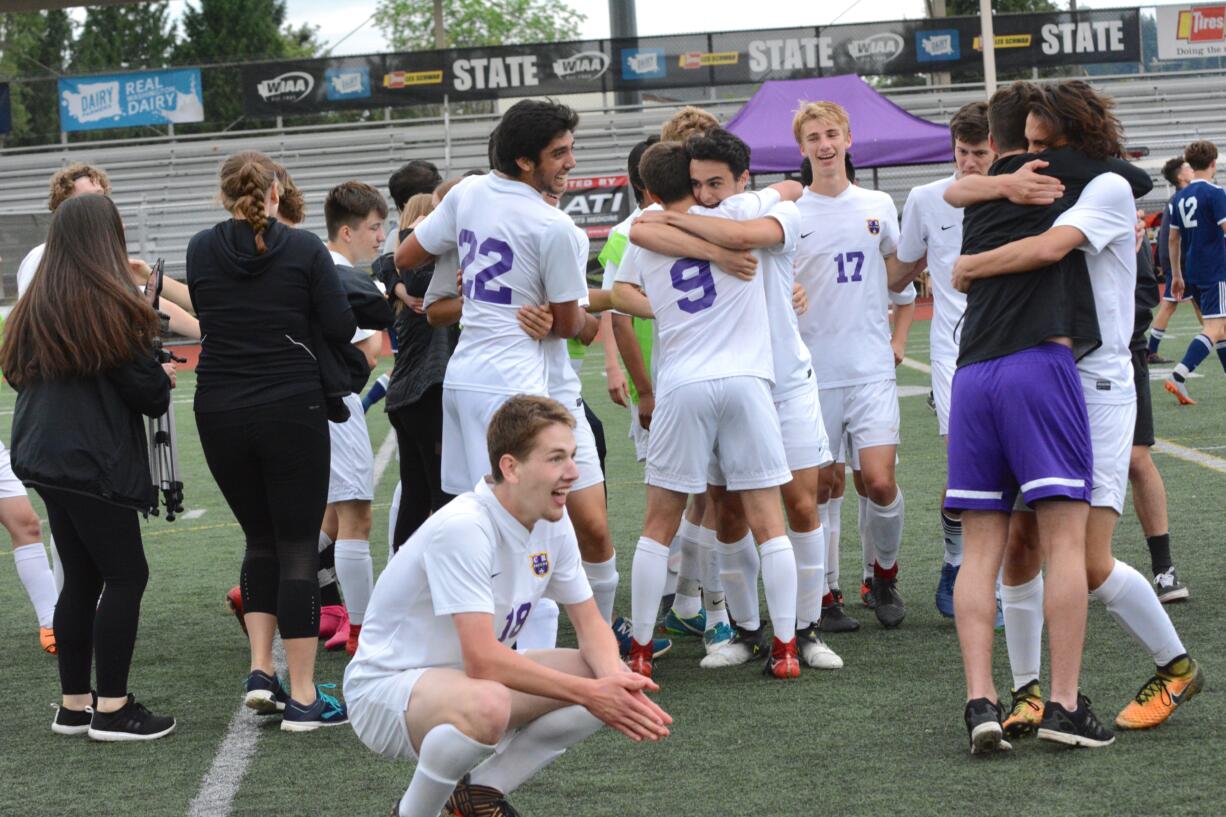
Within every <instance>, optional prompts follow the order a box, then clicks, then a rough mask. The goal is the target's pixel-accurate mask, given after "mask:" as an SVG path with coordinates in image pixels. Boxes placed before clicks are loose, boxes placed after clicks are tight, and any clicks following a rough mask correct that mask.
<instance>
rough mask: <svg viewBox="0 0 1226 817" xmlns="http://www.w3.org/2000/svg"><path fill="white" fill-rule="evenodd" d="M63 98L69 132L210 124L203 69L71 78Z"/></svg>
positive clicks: (64, 81)
mask: <svg viewBox="0 0 1226 817" xmlns="http://www.w3.org/2000/svg"><path fill="white" fill-rule="evenodd" d="M59 94H60V129H61V130H65V131H83V130H98V129H100V128H126V127H131V126H133V125H165V124H166V123H168V122H203V121H204V94H203V91H202V90H201V84H200V69H199V68H187V69H183V70H176V71H140V72H133V73H131V74H115V75H111V76H94V77H66V78H64V79H61V80H60V81H59Z"/></svg>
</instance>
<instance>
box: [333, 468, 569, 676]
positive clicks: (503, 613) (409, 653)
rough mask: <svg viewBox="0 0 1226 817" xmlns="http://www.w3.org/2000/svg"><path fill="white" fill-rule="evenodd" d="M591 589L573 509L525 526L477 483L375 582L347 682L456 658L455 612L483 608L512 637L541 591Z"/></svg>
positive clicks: (499, 631) (560, 597)
mask: <svg viewBox="0 0 1226 817" xmlns="http://www.w3.org/2000/svg"><path fill="white" fill-rule="evenodd" d="M591 596H592V589H591V587H590V586H589V585H588V582H587V577H586V576H585V575H584V573H583V568H582V566H581V564H580V560H579V544H578V542H577V540H576V539H575V530H574V527H573V526H572V525H571V522H570V518H569V517H568V516H563V517H562V519H561V520H560V521H558V522H544V521H542V522H538V523H537V524H536V526H535V527H534V528H533V529H532V531H531V533H529V531H528V530H527V529H525V528H524V526H523V525H522V524H520V523H519V521H518V520H516V519H515V517H513V516H511V514H510V513H509V512H508V511H507V510H506V508H504V507H503V506H502V503H501V502H499V501H498V499H497V497H495V496H494V493H493V491H492V490H491V488H490V486H489V485H488V484H487V483H485V482H482V483H481V484H479V485H478V486H477V488H476V490H475V491H473V492H470V493H467V494H462V495H461V496H459V497H456V498H455V499H453V500H452V501H451V502H449V503H447V505H446V506H445V507H444V508H443V509H442V510H439V511H436V512H435V513H434V514H433V515H432V516H431V517H430V518H429V519H428V520H426V522H425V523H424V524H423V525H422V526H421V527H420V528H418V529H417V531H416V532H415V533H414V534H413V535H412V536H410V537H409V540H408V541H407V542H406V543H405V544H404V545H403V546H402V547H401V548H400V550H399V551H398V552H397V553H396V555H395V556H393V557H392V560H391V561H390V562H388V565H387V568H386V569H385V570H384V571H383V573H382V574H380V576H379V580H378V581H377V582H376V583H375V590H374V593H373V594H372V595H371V597H370V604H369V606H368V607H367V608H366V618H365V621H364V623H363V624H362V639H361V641H360V642H359V643H358V652H357V655H355V656H354V658H353V661H351V662H350V664H349V668H348V669H347V670H346V672H345V684H346V686H348V685H349V684H350V683H352V682H353V681H355V680H369V679H371V678H377V677H381V676H386V675H389V674H392V673H397V672H401V671H404V670H409V669H421V668H424V667H453V668H457V669H458V668H461V667H463V657H462V655H461V652H460V639H459V637H458V636H457V635H456V630H455V623H454V621H453V620H452V616H453V615H455V614H457V613H488V614H491V615H492V616H493V617H494V621H493V626H494V637H495V638H497V639H498V640H499V641H500V642H502V643H503V644H506V645H508V646H510V645H511V644H512V643H514V641H515V637H516V635H518V633H519V629H520V627H522V626H523V624H524V622H525V621H527V620H528V613H529V612H530V611H531V610H532V608H533V607H534V606H536V604H537V603H538V602H539V601H540V600H541V598H542V597H545V598H550V599H553V600H554V601H556V602H557V603H559V604H562V605H567V604H578V603H579V602H582V601H585V600H587V599H589V598H591Z"/></svg>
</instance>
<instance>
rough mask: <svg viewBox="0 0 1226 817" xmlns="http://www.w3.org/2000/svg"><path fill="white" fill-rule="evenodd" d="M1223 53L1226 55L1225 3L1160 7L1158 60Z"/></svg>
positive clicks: (1211, 55)
mask: <svg viewBox="0 0 1226 817" xmlns="http://www.w3.org/2000/svg"><path fill="white" fill-rule="evenodd" d="M1222 56H1226V4H1223V3H1219V4H1217V5H1212V6H1159V7H1158V59H1160V60H1186V59H1196V58H1198V57H1222Z"/></svg>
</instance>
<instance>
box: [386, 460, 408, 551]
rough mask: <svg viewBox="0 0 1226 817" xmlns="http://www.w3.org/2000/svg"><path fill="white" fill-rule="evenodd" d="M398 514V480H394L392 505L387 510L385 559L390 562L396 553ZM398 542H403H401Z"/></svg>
mask: <svg viewBox="0 0 1226 817" xmlns="http://www.w3.org/2000/svg"><path fill="white" fill-rule="evenodd" d="M398 516H400V481H399V480H397V481H396V490H394V491H392V507H391V508H389V509H388V511H387V560H388V561H389V562H390V561H391V560H392V557H393V556H395V555H396V548H395V547H394V545H395V544H396V517H398ZM400 544H402V545H403V544H404V542H401V543H400Z"/></svg>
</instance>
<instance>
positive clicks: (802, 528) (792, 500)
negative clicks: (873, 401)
mask: <svg viewBox="0 0 1226 817" xmlns="http://www.w3.org/2000/svg"><path fill="white" fill-rule="evenodd" d="M686 150H687V151H688V153H689V157H690V176H691V184H692V189H693V191H694V196H695V198H696V199H697V200H698V202H699V203H700V204H701V205H702V208H696V209H695V210H694V211H693V212H692V213H682V212H678V211H675V210H651V211H648V212H646V213H644V214H643V216H642V217H641V218H640V219H639V221H638V222H637V225H644V226H645V225H653V224H656V225H660V226H661V227H662V228H663V229H662V230H661V233H662V235H661V236H660V238H659V239H657V240H655V241H651V240H649V239H648V236H649V235H650V230H651V228H650V227H648V228H647V229H640V230H639V231H638V233H637V235H638V236H639V241H640V243H641V244H642V245H643V246H645V247H647V248H648V249H656V250H658V251H660V252H669V251H670V250H672V251H674V252H675V251H676V250H677V249H679V248H677V247H675V245H672V242H670V241H669V240H668V239H669V238H670V237H671V231H669V230H668V229H667V228H669V227H672V228H676V229H679V230H682V231H685V232H687V233H690V234H692V235H695V236H697V237H699V238H701V239H703V240H705V241H709V242H710V243H712V244H716V245H719V246H722V247H726V248H728V249H762V250H766V249H770V250H771V251H769V252H764V253H762V256H761V258H762V266H763V270H762V272H761V274H762V275H763V276H764V278H765V285H766V309H767V315H768V320H769V331H770V338H771V349H772V353H773V356H774V357H773V361H774V362H773V366H774V372H775V381H774V385H773V386H772V389H771V397H772V400H773V401H774V404H775V409H776V411H777V413H778V415H779V423H780V428H781V431H782V434H783V442H784V448H785V451H786V455H787V460H788V467H789V468H790V469H791V472H792V480H791V481H790V482H788V483H786V484H784V485H783V486H782V488H781V493H782V495H783V503H784V507H785V510H786V513H787V521H788V538H789V539H790V540H791V542H792V550H793V552H794V553H795V554H796V569H797V574H798V577H799V585H798V595H797V610H796V637H797V645H798V648H799V652H800V656H801V658H803V659H804V661H805V663H806V664H808V665H809V666H811V667H816V668H820V669H838V668H840V667H842V665H843V662H842V660H841V659H840V658H839V657H838V655H836V654H835V652H834V651H833V650H832V649H830V647H828V646H827V645H826V644H825V643H824V642H823V641H822V639H821V634H820V630H819V628H818V624H819V621H820V618H821V600H822V595H823V583H824V581H825V572H826V571H825V557H826V543H825V538H824V533H823V530H822V527H821V520H820V518H819V516H818V512H817V486H818V472H819V469H820V468H822V467H823V466H825V465H828V464H829V463H830V462H831V457H830V450H829V445H828V443H827V441H826V432H825V426H824V425H822V422H821V405H820V402H819V399H818V391H817V383H816V381H815V380H814V378H813V362H812V360H811V359H810V356H809V350H808V348H807V347H806V346H805V343H804V341H803V340H802V339H801V337H800V332H799V329H798V328H797V318H796V312H795V311H794V309H793V306H792V290H793V285H794V274H793V270H792V260H793V254H794V253H793V250H794V247H795V236H794V235H788V230H789V229H793V228H795V226H796V220H797V214H796V210H795V206H794V205H793V204H792V203H791V201H790V200H787V201H785V202H783V203H778V200H779V196H778V193H779V191H778V190H776V189H773V188H772V189H770V190H768V191H764V192H763V193H755V194H748V195H744V196H742V195H740V194H744V193H745V189H746V186H747V185H748V183H749V161H750V152H749V146H748V145H746V144H745V143H744V142H743V141H742V140H741V139H740V138H738V137H737V136H736V135H734V134H732V133H729V132H728V131H726V130H724V129H722V128H714V129H712V130H709V131H707V132H706V133H704V134H702V135H700V136H695V137H691V138H690V139H689V140H688V141H687V142H686ZM790 187H792V188H796V189H795V190H791V191H789V192H790V196H791V197H796V196H798V195H799V192H800V190H799V185H796V184H795V183H792V184H791V185H790ZM721 205H723V206H721ZM710 216H718V217H717V218H710ZM711 470H712V473H710V474H709V475H708V482H709V483H711V484H712V485H717V486H720V487H719V489H718V490H717V491H716V492H715V493H716V495H717V496H719V495H720V494H722V493H723V486H724V484H725V480H724V476H723V474H722V473H719V469H718V467H715V468H712V469H711ZM735 499H736V496H735V495H732V496H731V497H726V496H720V501H721V502H735ZM719 555H720V561H721V562H727V564H726V565H722V566H721V573H725V572H726V573H729V574H733V573H734V574H736V576H737V579H738V580H737V581H733V582H728V583H727V589H729V590H732V593H730V594H729V596H728V602H729V603H730V604H731V607H732V614H733V615H734V616H736V618H737V622H738V625H739V626H741V627H742V628H744V629H745V630H747V631H754V630H757V628H758V624H757V619H758V562H757V559H756V558H755V557H756V554H755V553H754V551H753V545H752V543H750V544H749V545H748V547H742V545H741V543H740V542H733V543H731V545H727V546H725V547H721V549H720V554H719ZM733 596H735V598H734V597H733ZM748 646H749V645H748V644H745V643H744V642H743V641H741V640H733V641H730V642H729V643H728V645H727V646H726V647H724V648H721V649H719V650H716V651H714V652H712V653H711V654H710V655H708V656H707V657H706V658H704V659H703V666H706V667H715V666H729V665H733V664H739V663H744V661H746V660H748V658H749V657H750V654H749V651H748V649H747V647H748Z"/></svg>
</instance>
